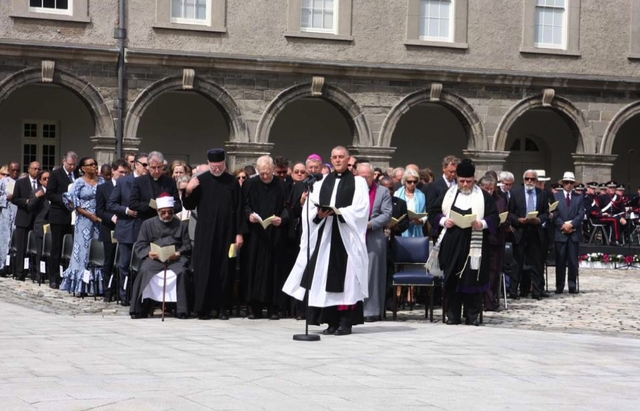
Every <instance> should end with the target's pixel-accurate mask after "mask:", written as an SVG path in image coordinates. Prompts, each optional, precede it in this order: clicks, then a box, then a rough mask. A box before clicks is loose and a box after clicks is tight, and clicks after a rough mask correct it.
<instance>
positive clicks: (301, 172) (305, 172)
mask: <svg viewBox="0 0 640 411" xmlns="http://www.w3.org/2000/svg"><path fill="white" fill-rule="evenodd" d="M293 174H307V171H306V170H293Z"/></svg>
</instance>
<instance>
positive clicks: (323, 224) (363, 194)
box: [283, 146, 369, 335]
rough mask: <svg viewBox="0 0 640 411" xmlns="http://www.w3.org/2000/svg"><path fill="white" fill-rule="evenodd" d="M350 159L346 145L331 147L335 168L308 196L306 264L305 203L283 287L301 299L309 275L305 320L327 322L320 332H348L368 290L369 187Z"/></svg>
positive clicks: (360, 314)
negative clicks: (291, 264) (295, 253)
mask: <svg viewBox="0 0 640 411" xmlns="http://www.w3.org/2000/svg"><path fill="white" fill-rule="evenodd" d="M348 159H349V152H348V151H347V149H346V148H344V147H341V146H338V147H336V148H334V149H333V150H332V151H331V163H332V165H333V167H334V171H333V172H332V173H330V174H328V175H326V176H325V178H324V179H323V180H322V181H319V182H316V183H315V184H314V186H313V192H312V193H310V194H309V199H308V201H310V203H309V213H308V214H309V215H308V218H309V224H310V231H309V232H310V242H309V244H308V245H309V249H310V253H311V260H310V270H308V271H307V270H306V267H307V206H306V204H305V206H304V207H303V212H302V227H303V232H302V240H301V244H300V253H299V254H298V258H297V260H296V263H295V266H294V267H293V270H292V271H291V274H289V278H288V279H287V281H286V283H285V285H284V287H283V291H284V292H285V293H287V294H289V295H291V296H292V297H294V298H296V299H298V300H301V301H302V300H303V299H304V296H305V292H306V287H307V284H308V281H310V282H311V288H310V292H309V307H310V310H309V311H310V313H309V317H308V318H307V321H308V322H309V323H310V324H315V325H319V324H321V323H327V324H328V325H329V327H328V328H327V329H326V330H324V331H323V333H324V334H335V335H347V334H351V327H352V325H356V324H362V323H363V318H364V316H363V311H362V301H363V300H364V299H365V298H367V296H368V265H369V261H368V257H367V246H366V243H365V235H366V231H367V221H368V219H369V188H368V186H367V183H366V181H365V180H364V179H363V178H362V177H356V176H354V175H353V174H352V173H350V172H348V171H347V161H348ZM319 206H320V207H319ZM331 207H333V208H335V210H337V212H338V213H339V215H337V214H336V212H335V211H334V210H333V209H332V208H331ZM307 273H310V276H308V275H307Z"/></svg>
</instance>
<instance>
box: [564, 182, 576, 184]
mask: <svg viewBox="0 0 640 411" xmlns="http://www.w3.org/2000/svg"><path fill="white" fill-rule="evenodd" d="M562 184H575V182H574V181H563V182H562Z"/></svg>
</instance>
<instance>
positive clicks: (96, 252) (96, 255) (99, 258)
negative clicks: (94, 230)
mask: <svg viewBox="0 0 640 411" xmlns="http://www.w3.org/2000/svg"><path fill="white" fill-rule="evenodd" d="M104 258H105V257H104V245H103V244H102V241H100V240H98V239H97V238H94V239H92V240H91V244H90V245H89V261H87V268H88V269H90V270H91V277H90V278H89V290H91V286H92V285H93V299H94V300H96V299H97V296H98V288H99V283H98V281H97V280H96V279H97V273H96V271H97V269H98V268H101V267H102V266H103V265H104Z"/></svg>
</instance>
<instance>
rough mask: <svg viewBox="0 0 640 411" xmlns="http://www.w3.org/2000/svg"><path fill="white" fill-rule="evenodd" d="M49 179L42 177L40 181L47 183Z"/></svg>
mask: <svg viewBox="0 0 640 411" xmlns="http://www.w3.org/2000/svg"><path fill="white" fill-rule="evenodd" d="M48 179H49V177H42V178H41V179H40V180H42V181H47V180H48Z"/></svg>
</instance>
